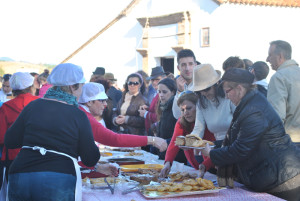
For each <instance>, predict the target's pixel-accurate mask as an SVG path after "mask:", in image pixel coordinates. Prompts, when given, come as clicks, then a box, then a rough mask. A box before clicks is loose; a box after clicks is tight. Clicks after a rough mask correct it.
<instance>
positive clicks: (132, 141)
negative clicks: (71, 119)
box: [79, 107, 147, 147]
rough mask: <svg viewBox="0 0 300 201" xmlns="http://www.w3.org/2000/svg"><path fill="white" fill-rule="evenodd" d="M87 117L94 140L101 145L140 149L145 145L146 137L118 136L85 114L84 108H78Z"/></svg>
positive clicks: (87, 113) (91, 116)
mask: <svg viewBox="0 0 300 201" xmlns="http://www.w3.org/2000/svg"><path fill="white" fill-rule="evenodd" d="M79 108H80V109H81V110H82V111H84V112H85V114H86V115H87V117H88V119H89V121H90V124H91V126H92V131H93V135H94V140H95V141H96V142H99V143H101V144H104V145H107V146H114V147H140V146H146V145H147V136H138V135H129V134H118V133H115V132H113V131H111V130H109V129H107V128H105V127H104V126H103V125H102V124H100V123H99V122H98V121H97V120H96V119H95V118H94V117H93V115H91V113H89V112H87V111H86V110H85V109H84V108H82V107H79Z"/></svg>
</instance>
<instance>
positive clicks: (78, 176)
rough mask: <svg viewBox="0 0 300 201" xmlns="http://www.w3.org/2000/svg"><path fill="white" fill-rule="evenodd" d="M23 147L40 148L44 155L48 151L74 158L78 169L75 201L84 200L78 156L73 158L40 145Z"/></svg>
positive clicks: (76, 169)
mask: <svg viewBox="0 0 300 201" xmlns="http://www.w3.org/2000/svg"><path fill="white" fill-rule="evenodd" d="M22 148H25V149H32V150H39V151H40V153H41V154H42V155H45V154H46V152H52V153H56V154H59V155H63V156H66V157H69V158H70V159H72V161H73V163H74V167H75V171H76V188H75V201H81V200H82V192H81V187H82V183H81V182H82V181H81V173H80V168H79V165H78V162H77V159H76V158H73V157H72V156H70V155H68V154H65V153H62V152H58V151H53V150H47V149H45V148H43V147H38V146H34V147H30V146H23V147H22Z"/></svg>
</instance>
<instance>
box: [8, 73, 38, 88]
mask: <svg viewBox="0 0 300 201" xmlns="http://www.w3.org/2000/svg"><path fill="white" fill-rule="evenodd" d="M33 80H34V77H32V76H31V75H30V73H27V72H16V73H14V74H13V75H12V76H11V78H10V79H9V83H10V87H11V88H12V90H23V89H26V88H28V87H30V86H32V85H33Z"/></svg>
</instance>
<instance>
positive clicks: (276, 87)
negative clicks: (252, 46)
mask: <svg viewBox="0 0 300 201" xmlns="http://www.w3.org/2000/svg"><path fill="white" fill-rule="evenodd" d="M268 54H269V55H268V57H267V62H269V63H270V64H271V67H272V69H273V70H275V71H276V73H275V74H274V75H273V76H272V78H271V80H270V83H269V88H268V95H267V99H268V101H269V102H270V103H271V105H272V106H273V107H274V109H275V111H276V112H277V113H278V115H279V117H280V118H281V120H282V121H283V124H284V128H285V131H286V133H287V134H289V135H290V136H291V138H292V141H293V142H295V143H297V144H298V146H299V145H300V96H299V91H300V68H299V65H298V63H297V62H296V61H295V60H292V59H291V57H292V47H291V45H290V44H289V43H288V42H286V41H281V40H277V41H273V42H271V43H270V48H269V53H268Z"/></svg>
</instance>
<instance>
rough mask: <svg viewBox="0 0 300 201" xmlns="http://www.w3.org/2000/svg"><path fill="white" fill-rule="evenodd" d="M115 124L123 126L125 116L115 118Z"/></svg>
mask: <svg viewBox="0 0 300 201" xmlns="http://www.w3.org/2000/svg"><path fill="white" fill-rule="evenodd" d="M115 122H116V124H118V125H122V124H124V123H125V116H123V115H119V116H117V117H116V120H115Z"/></svg>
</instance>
